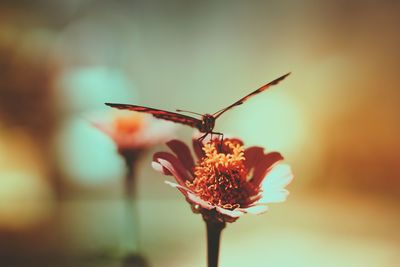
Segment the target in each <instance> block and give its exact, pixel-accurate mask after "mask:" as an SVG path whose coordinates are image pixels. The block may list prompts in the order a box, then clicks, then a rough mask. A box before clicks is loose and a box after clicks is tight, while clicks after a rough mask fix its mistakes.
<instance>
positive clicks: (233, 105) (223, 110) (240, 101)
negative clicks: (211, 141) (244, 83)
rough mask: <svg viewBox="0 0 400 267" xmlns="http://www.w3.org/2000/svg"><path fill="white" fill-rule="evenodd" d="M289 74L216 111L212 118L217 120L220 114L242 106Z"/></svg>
mask: <svg viewBox="0 0 400 267" xmlns="http://www.w3.org/2000/svg"><path fill="white" fill-rule="evenodd" d="M289 74H290V72H289V73H287V74H285V75H283V76H281V77H279V78H277V79H275V80H273V81H272V82H269V83H267V84H266V85H263V86H261V87H260V88H258V89H257V90H255V91H253V92H251V93H250V94H248V95H246V96H244V97H243V98H241V99H239V100H238V101H236V102H235V103H233V104H232V105H230V106H228V107H226V108H224V109H221V110H220V111H217V112H216V113H214V117H215V118H218V117H219V116H221V115H222V113H224V112H225V111H228V110H229V109H231V108H233V107H235V106H239V105H241V104H243V103H244V102H245V101H246V100H247V99H249V98H250V97H252V96H254V95H257V94H259V93H261V92H263V91H265V90H267V89H268V88H269V87H271V86H272V85H276V84H278V83H279V82H280V81H282V80H283V79H285V78H286V77H287V76H289Z"/></svg>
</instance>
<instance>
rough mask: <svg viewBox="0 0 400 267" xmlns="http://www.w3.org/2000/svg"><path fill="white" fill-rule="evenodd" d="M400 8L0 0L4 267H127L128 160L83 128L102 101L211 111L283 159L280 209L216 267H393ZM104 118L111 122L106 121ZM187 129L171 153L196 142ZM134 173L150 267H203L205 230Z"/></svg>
mask: <svg viewBox="0 0 400 267" xmlns="http://www.w3.org/2000/svg"><path fill="white" fill-rule="evenodd" d="M399 12H400V4H399V3H397V2H396V1H380V2H379V3H378V2H375V1H315V0H306V1H301V2H300V1H178V0H174V1H156V0H155V1H123V0H119V1H101V0H97V1H96V0H73V1H46V0H39V1H22V0H21V1H1V2H0V21H1V23H0V200H1V201H0V266H27V263H29V264H30V266H120V265H121V253H122V252H121V251H123V250H124V247H123V246H124V245H123V242H124V241H123V240H124V236H125V235H126V233H125V232H124V231H125V230H126V225H125V223H126V222H125V221H124V202H123V192H124V188H123V186H124V184H123V176H124V172H125V169H124V161H123V159H122V158H121V157H120V155H119V154H118V153H117V149H116V147H115V144H114V143H113V142H112V140H111V139H110V138H108V137H107V136H106V135H105V134H103V133H101V132H100V131H98V130H97V129H96V128H94V127H93V126H92V125H91V122H92V120H97V119H98V118H102V117H106V116H108V115H107V114H109V113H111V112H113V111H111V110H110V108H108V107H106V106H105V105H104V102H121V103H131V104H138V105H145V106H150V107H156V108H160V109H166V110H170V111H174V110H175V109H177V108H179V109H185V110H191V111H194V112H199V113H202V114H203V113H213V112H215V111H217V110H219V109H221V108H223V107H224V106H227V105H229V104H231V103H233V102H234V101H236V100H237V99H239V98H240V97H242V96H244V95H246V94H247V93H249V92H251V91H252V90H255V89H256V88H258V87H260V86H261V85H263V84H265V83H267V82H269V81H271V80H273V79H275V78H277V77H279V76H281V75H283V74H285V73H287V72H289V71H291V72H292V74H291V75H290V76H289V77H288V78H287V79H286V80H284V81H283V82H282V83H280V84H279V85H277V86H275V87H273V88H271V89H270V90H268V91H266V92H264V93H262V94H259V95H257V96H256V97H254V98H252V99H250V100H249V101H248V102H246V103H245V104H243V105H242V106H239V107H237V108H235V109H233V110H231V111H229V112H227V113H225V114H224V115H223V116H221V117H220V118H219V119H218V121H217V126H216V130H217V131H222V132H224V133H225V134H226V135H227V136H239V137H241V138H242V139H243V140H244V141H245V143H246V145H248V146H251V145H260V146H263V147H266V148H267V149H268V150H276V151H280V152H281V153H282V154H283V155H285V158H286V162H287V163H289V164H290V165H291V166H292V167H293V172H294V174H295V180H294V182H293V183H292V184H291V185H290V186H289V190H290V192H291V195H290V196H289V199H288V201H287V202H285V203H283V204H280V205H272V206H271V207H270V211H269V212H268V213H267V214H264V215H261V216H246V217H244V218H241V219H240V220H238V222H236V223H234V224H231V225H228V227H227V228H226V230H225V231H224V233H223V238H222V247H221V255H220V266H232V267H235V266H275V267H288V266H299V267H301V266H310V267H314V266H328V267H329V266H350V267H353V266H354V267H358V266H365V267H369V266H371V267H375V266H379V267H395V266H398V264H399V262H400V256H399V254H398V249H399V247H400V236H399V234H398V233H399V227H400V217H399V216H400V215H399V214H400V212H399V211H400V210H399V209H400V208H399V207H400V205H399V204H400V169H399V168H398V166H399V163H400V154H399V153H400V141H399V138H398V137H399V135H400V121H399V115H398V114H400V106H399V99H400V93H399V90H398V88H399V86H400V80H399V76H398V69H399V67H400V53H399V51H398V48H399V46H400V30H399V27H398V25H399V24H400V18H399V16H398V14H399ZM103 114H104V115H103ZM192 134H193V131H192V129H190V128H189V127H186V126H179V127H178V130H177V132H176V138H180V139H183V140H186V141H189V140H190V138H191V136H192ZM166 149H167V148H166V146H165V145H163V144H157V145H155V146H153V147H148V148H147V150H146V151H145V152H144V153H143V155H142V157H141V158H140V161H139V163H138V164H137V166H136V170H135V171H136V173H137V188H136V191H137V193H138V203H137V205H138V217H139V218H138V220H139V226H140V228H139V233H138V234H139V236H140V248H141V250H142V252H143V254H144V255H145V256H146V258H147V259H148V261H149V262H150V264H151V266H155V267H156V266H177V267H179V266H182V267H183V266H205V263H206V258H205V255H206V251H205V244H206V243H205V227H204V224H203V222H202V219H201V217H200V216H199V215H194V214H192V212H191V210H190V208H189V205H188V204H187V203H186V202H185V201H184V198H183V197H182V196H181V195H180V193H179V192H178V191H177V190H175V189H172V188H170V187H168V186H166V185H165V184H164V183H163V180H164V177H162V176H161V175H160V174H158V173H156V172H155V171H153V170H152V169H151V166H150V162H151V157H152V154H153V153H154V152H155V151H160V150H166Z"/></svg>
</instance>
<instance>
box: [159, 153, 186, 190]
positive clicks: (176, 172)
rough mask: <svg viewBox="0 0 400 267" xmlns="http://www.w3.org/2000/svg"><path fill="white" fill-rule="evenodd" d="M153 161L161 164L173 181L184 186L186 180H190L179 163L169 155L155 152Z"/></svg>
mask: <svg viewBox="0 0 400 267" xmlns="http://www.w3.org/2000/svg"><path fill="white" fill-rule="evenodd" d="M153 161H155V162H157V163H159V164H161V165H162V166H163V168H165V169H166V170H168V171H169V172H170V173H171V174H172V175H173V176H174V177H175V180H176V181H177V182H178V183H179V184H180V185H183V186H185V181H186V180H190V181H191V180H192V179H193V177H192V175H191V174H190V173H189V172H188V171H187V170H186V169H185V168H184V167H183V165H182V164H181V162H180V161H179V160H178V159H177V158H176V157H175V156H174V155H172V154H171V153H168V152H157V153H155V154H154V156H153Z"/></svg>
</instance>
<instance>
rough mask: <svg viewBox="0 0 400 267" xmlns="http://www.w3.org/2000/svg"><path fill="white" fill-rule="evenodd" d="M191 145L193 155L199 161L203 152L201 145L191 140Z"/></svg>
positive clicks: (195, 140)
mask: <svg viewBox="0 0 400 267" xmlns="http://www.w3.org/2000/svg"><path fill="white" fill-rule="evenodd" d="M192 144H193V150H194V153H195V154H196V156H197V158H198V159H201V158H202V157H204V151H203V149H202V147H203V145H202V144H201V143H200V142H199V141H197V139H193V140H192Z"/></svg>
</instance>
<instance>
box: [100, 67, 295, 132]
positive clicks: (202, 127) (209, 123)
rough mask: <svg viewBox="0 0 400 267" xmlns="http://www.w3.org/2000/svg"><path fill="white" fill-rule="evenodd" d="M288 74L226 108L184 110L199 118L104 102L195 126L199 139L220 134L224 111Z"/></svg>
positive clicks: (281, 78)
mask: <svg viewBox="0 0 400 267" xmlns="http://www.w3.org/2000/svg"><path fill="white" fill-rule="evenodd" d="M289 74H290V72H289V73H287V74H285V75H283V76H281V77H279V78H277V79H275V80H273V81H272V82H269V83H267V84H265V85H263V86H261V87H260V88H258V89H257V90H255V91H253V92H251V93H250V94H248V95H246V96H244V97H242V98H241V99H239V100H238V101H236V102H235V103H233V104H232V105H230V106H228V107H226V108H223V109H221V110H219V111H217V112H216V113H214V114H203V115H202V114H198V113H195V112H190V111H186V112H189V113H194V114H197V115H200V116H201V119H198V118H194V117H190V116H186V115H183V114H181V113H175V112H171V111H166V110H161V109H155V108H149V107H143V106H136V105H129V104H115V103H105V104H106V105H108V106H110V107H113V108H117V109H127V110H132V111H137V112H145V113H148V114H151V115H153V116H154V117H156V118H159V119H163V120H167V121H172V122H176V123H180V124H184V125H187V126H190V127H193V128H196V129H198V130H199V131H200V132H201V133H204V135H203V136H202V137H201V138H200V139H204V138H205V136H207V135H208V134H217V135H222V134H221V133H217V132H213V130H214V127H215V121H216V120H217V118H218V117H219V116H221V115H222V114H223V113H224V112H226V111H228V110H230V109H231V108H233V107H235V106H239V105H241V104H243V103H244V102H245V101H246V100H247V99H249V98H250V97H252V96H254V95H256V94H259V93H261V92H263V91H265V90H266V89H268V88H269V87H270V86H272V85H276V84H277V83H279V82H280V81H282V80H283V79H285V78H286V77H287V76H288V75H289ZM177 111H180V110H177Z"/></svg>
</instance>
